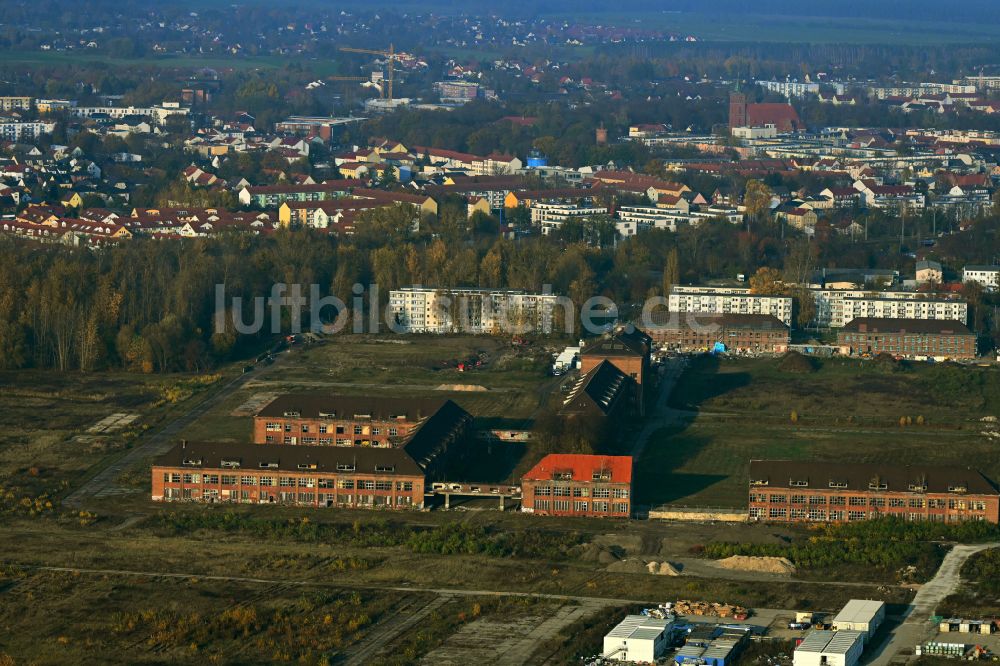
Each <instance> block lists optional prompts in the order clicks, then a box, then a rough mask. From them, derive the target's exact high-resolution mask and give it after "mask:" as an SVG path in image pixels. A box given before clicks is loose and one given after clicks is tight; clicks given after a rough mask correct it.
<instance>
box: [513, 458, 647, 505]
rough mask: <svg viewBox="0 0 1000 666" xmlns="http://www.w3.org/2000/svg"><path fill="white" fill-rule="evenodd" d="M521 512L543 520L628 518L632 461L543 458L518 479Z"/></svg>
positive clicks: (629, 459) (623, 459) (630, 459)
mask: <svg viewBox="0 0 1000 666" xmlns="http://www.w3.org/2000/svg"><path fill="white" fill-rule="evenodd" d="M521 508H522V511H524V512H526V513H534V514H538V515H543V516H591V517H605V518H607V517H615V518H628V517H629V516H630V515H631V514H632V458H631V457H629V456H592V455H576V454H550V455H547V456H545V458H543V459H542V460H541V462H539V463H538V464H537V465H535V467H533V468H532V469H531V470H530V471H529V472H528V473H527V474H525V475H524V477H523V478H522V479H521Z"/></svg>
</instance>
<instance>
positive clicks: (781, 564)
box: [715, 555, 795, 574]
mask: <svg viewBox="0 0 1000 666" xmlns="http://www.w3.org/2000/svg"><path fill="white" fill-rule="evenodd" d="M715 563H716V564H717V565H719V566H720V567H722V568H723V569H733V570H736V571H758V572H760V573H773V574H793V573H795V565H794V564H792V563H791V561H789V559H788V558H787V557H751V556H749V555H733V556H732V557H727V558H726V559H724V560H716V562H715Z"/></svg>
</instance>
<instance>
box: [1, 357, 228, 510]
mask: <svg viewBox="0 0 1000 666" xmlns="http://www.w3.org/2000/svg"><path fill="white" fill-rule="evenodd" d="M217 379H218V377H217V376H214V375H212V376H203V377H198V376H193V375H172V376H169V377H163V376H155V375H134V374H125V373H109V372H104V373H91V374H69V373H66V374H58V373H54V372H40V371H39V372H36V371H19V372H17V373H13V372H7V373H0V402H2V403H3V405H4V409H3V410H0V508H5V509H14V510H23V511H28V512H30V511H32V510H40V509H45V510H50V508H51V507H49V506H46V505H47V503H48V502H49V501H50V500H52V501H55V498H56V496H58V495H60V494H61V493H62V492H63V491H65V490H66V489H67V488H69V487H70V486H71V485H73V484H75V483H76V482H78V481H79V480H80V478H81V477H82V476H84V475H85V474H86V473H87V472H88V470H90V469H91V468H92V467H94V466H95V465H100V464H102V463H103V462H104V461H106V460H107V459H109V458H111V457H113V456H115V455H116V454H118V453H119V452H121V451H122V450H124V449H125V448H126V447H128V446H130V445H131V443H132V441H133V440H134V439H135V438H136V437H137V436H139V435H140V434H141V433H143V432H145V431H146V430H147V429H148V428H150V427H154V426H155V425H156V424H158V423H160V422H161V421H162V419H164V418H166V417H168V416H169V415H170V414H172V413H175V410H177V409H181V408H183V405H184V402H185V401H186V400H187V399H188V398H190V397H192V396H194V395H196V394H198V393H200V392H202V391H204V390H206V389H208V388H210V387H211V386H212V384H214V382H215V381H216V380H217ZM25 499H28V500H38V499H41V506H39V505H38V502H35V503H34V505H33V506H29V505H28V504H25V503H24V500H25ZM12 504H14V506H12Z"/></svg>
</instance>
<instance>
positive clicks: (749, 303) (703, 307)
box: [667, 286, 792, 327]
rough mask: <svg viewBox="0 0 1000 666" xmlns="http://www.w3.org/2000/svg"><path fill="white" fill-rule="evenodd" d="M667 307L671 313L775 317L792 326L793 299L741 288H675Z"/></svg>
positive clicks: (672, 290)
mask: <svg viewBox="0 0 1000 666" xmlns="http://www.w3.org/2000/svg"><path fill="white" fill-rule="evenodd" d="M667 308H668V309H669V310H670V312H702V313H711V314H763V315H773V316H775V317H777V318H778V319H780V320H781V321H782V322H783V323H784V324H785V325H786V326H789V327H791V325H792V299H791V297H789V296H764V295H762V294H753V293H751V292H750V290H749V289H747V288H741V287H737V288H731V287H683V286H675V287H672V288H671V289H670V296H669V297H668V298H667Z"/></svg>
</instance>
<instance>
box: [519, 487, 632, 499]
mask: <svg viewBox="0 0 1000 666" xmlns="http://www.w3.org/2000/svg"><path fill="white" fill-rule="evenodd" d="M628 494H629V491H628V488H617V487H616V488H608V487H606V486H594V487H592V488H590V487H584V486H536V487H535V496H536V497H597V498H610V497H614V498H615V499H626V498H628Z"/></svg>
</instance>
